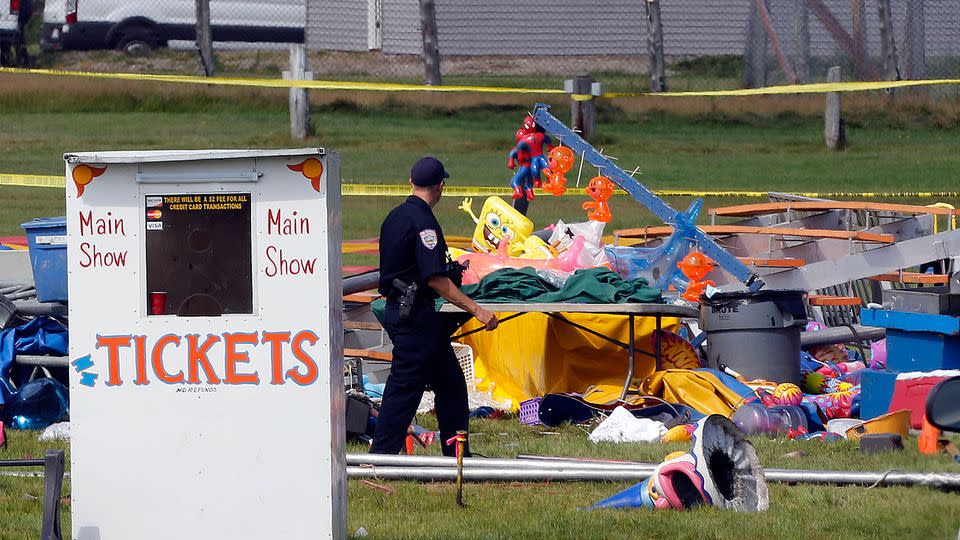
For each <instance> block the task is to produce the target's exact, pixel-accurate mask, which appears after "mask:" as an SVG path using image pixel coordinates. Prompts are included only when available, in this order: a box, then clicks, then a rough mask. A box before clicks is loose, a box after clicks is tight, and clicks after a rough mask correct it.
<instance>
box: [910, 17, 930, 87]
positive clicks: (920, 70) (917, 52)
mask: <svg viewBox="0 0 960 540" xmlns="http://www.w3.org/2000/svg"><path fill="white" fill-rule="evenodd" d="M905 41H906V47H905V48H906V51H905V53H906V56H907V62H906V64H907V65H906V71H907V78H908V79H913V80H918V79H925V78H926V77H927V55H926V47H927V30H926V12H925V10H924V6H923V0H912V1H910V2H907V24H906V40H905Z"/></svg>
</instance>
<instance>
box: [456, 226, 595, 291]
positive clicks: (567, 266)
mask: <svg viewBox="0 0 960 540" xmlns="http://www.w3.org/2000/svg"><path fill="white" fill-rule="evenodd" d="M583 244H584V239H583V237H582V236H578V237H577V238H575V239H574V241H573V244H572V245H571V246H570V249H568V250H567V251H566V252H564V253H562V254H560V256H558V257H556V258H553V259H523V258H519V257H511V256H509V255H508V254H507V242H500V247H499V248H498V249H497V252H496V253H467V254H465V255H461V256H460V257H459V258H457V262H459V263H460V264H463V265H465V266H466V267H467V269H466V270H465V271H464V272H463V284H464V285H470V284H473V283H477V282H478V281H480V280H481V279H483V278H484V276H486V275H487V274H490V273H491V272H495V271H497V270H500V269H501V268H534V269H537V270H548V271H554V272H563V273H569V272H573V271H574V270H577V269H580V268H585V267H583V266H580V265H579V262H578V259H579V257H580V252H581V251H582V250H583Z"/></svg>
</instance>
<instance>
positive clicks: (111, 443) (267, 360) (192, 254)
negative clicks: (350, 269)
mask: <svg viewBox="0 0 960 540" xmlns="http://www.w3.org/2000/svg"><path fill="white" fill-rule="evenodd" d="M64 159H65V160H66V180H67V228H68V236H69V245H68V268H69V270H68V271H69V309H70V359H71V373H70V375H71V380H70V394H71V413H72V414H71V417H72V426H71V435H72V442H71V456H72V505H73V508H72V509H73V538H74V539H76V540H129V539H134V538H136V539H141V540H146V539H157V540H160V539H163V540H169V539H171V538H178V539H192V538H196V539H205V540H210V539H219V538H223V539H258V540H260V539H267V538H283V539H295V538H344V537H345V536H346V463H345V457H344V428H343V418H344V392H343V366H342V364H343V328H342V293H341V255H340V250H341V245H340V244H341V220H340V218H341V215H340V164H339V158H338V156H337V155H336V154H335V153H331V152H328V151H325V150H323V149H319V148H306V149H296V150H203V151H151V152H91V153H69V154H65V155H64Z"/></svg>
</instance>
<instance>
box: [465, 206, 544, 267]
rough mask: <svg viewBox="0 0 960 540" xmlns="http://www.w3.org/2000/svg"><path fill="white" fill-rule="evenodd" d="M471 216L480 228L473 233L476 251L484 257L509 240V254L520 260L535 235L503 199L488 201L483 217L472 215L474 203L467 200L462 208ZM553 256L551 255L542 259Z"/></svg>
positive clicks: (531, 223) (481, 209)
mask: <svg viewBox="0 0 960 540" xmlns="http://www.w3.org/2000/svg"><path fill="white" fill-rule="evenodd" d="M459 208H460V209H461V210H463V211H464V212H466V213H467V214H469V215H470V217H471V218H472V219H473V222H474V223H476V224H477V227H476V228H475V229H474V231H473V239H472V240H473V249H474V250H476V251H478V252H482V253H493V252H496V251H497V249H499V247H500V243H501V242H503V241H504V239H507V240H506V241H507V242H508V244H509V253H510V255H511V256H513V257H519V256H521V255H523V254H524V253H525V251H526V249H525V242H526V240H527V238H528V237H529V236H530V235H531V234H533V222H532V221H530V219H529V218H527V216H525V215H523V214H521V213H520V212H518V211H517V210H516V209H515V208H513V207H512V206H510V205H509V204H507V202H506V201H504V200H503V199H501V198H500V197H487V200H486V201H484V202H483V207H482V208H480V216H481V217H478V216H477V215H476V214H474V213H473V199H470V198H467V199H464V200H463V203H462V204H461V205H460V206H459ZM548 256H550V254H549V252H547V253H544V254H543V255H541V257H548Z"/></svg>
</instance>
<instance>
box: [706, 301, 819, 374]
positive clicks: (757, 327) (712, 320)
mask: <svg viewBox="0 0 960 540" xmlns="http://www.w3.org/2000/svg"><path fill="white" fill-rule="evenodd" d="M803 295H804V291H798V290H761V291H755V292H747V291H739V292H720V293H717V294H714V295H713V296H712V297H710V298H706V297H702V298H701V299H700V323H701V324H702V325H703V330H704V331H705V332H706V333H707V363H708V364H709V366H710V367H712V368H715V369H719V368H720V365H721V364H723V365H724V366H726V367H729V368H730V369H733V370H734V371H737V372H738V373H740V374H741V375H743V376H744V377H745V378H747V379H748V380H750V379H764V380H768V381H772V382H777V383H784V382H790V383H795V384H798V385H799V384H800V382H801V381H800V329H801V328H802V327H803V326H805V325H806V324H807V312H806V309H805V308H804V305H803Z"/></svg>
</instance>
